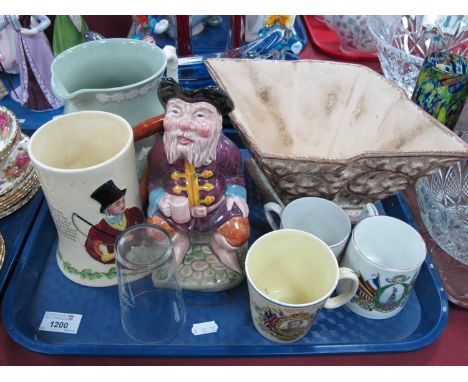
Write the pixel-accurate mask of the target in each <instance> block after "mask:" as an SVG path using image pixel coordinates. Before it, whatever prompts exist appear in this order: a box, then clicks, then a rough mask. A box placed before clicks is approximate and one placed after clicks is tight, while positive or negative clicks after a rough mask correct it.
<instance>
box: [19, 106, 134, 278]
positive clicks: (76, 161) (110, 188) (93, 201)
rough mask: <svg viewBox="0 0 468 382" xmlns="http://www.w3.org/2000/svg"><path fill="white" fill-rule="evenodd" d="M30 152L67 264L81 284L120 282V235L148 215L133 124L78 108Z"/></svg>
mask: <svg viewBox="0 0 468 382" xmlns="http://www.w3.org/2000/svg"><path fill="white" fill-rule="evenodd" d="M28 150H29V156H30V158H31V161H32V162H33V164H34V167H35V169H36V172H37V174H38V177H39V180H40V183H41V186H42V189H43V191H44V194H45V197H46V200H47V203H48V206H49V208H50V212H51V215H52V218H53V220H54V223H55V226H56V228H57V234H58V248H57V263H58V266H59V267H60V270H61V271H62V272H63V274H64V275H65V276H66V277H67V278H69V279H70V280H72V281H74V282H76V283H78V284H81V285H86V286H92V287H104V286H110V285H115V284H117V272H116V267H115V259H114V251H113V248H114V242H115V239H116V237H117V236H118V235H119V234H120V233H121V232H123V231H124V230H125V229H126V228H128V227H129V226H130V225H133V224H136V223H141V222H142V221H143V213H142V211H141V203H140V197H139V188H138V180H137V174H136V166H135V150H134V147H133V134H132V129H131V127H130V125H129V124H128V122H127V121H126V120H125V119H123V118H122V117H119V116H117V115H115V114H110V113H105V112H100V111H86V112H85V111H83V112H77V113H72V114H68V115H65V116H61V117H58V118H55V119H53V120H52V121H50V122H48V123H46V124H45V125H43V126H42V127H41V128H39V129H38V130H37V131H36V132H35V133H34V134H33V136H32V137H31V140H30V143H29V147H28Z"/></svg>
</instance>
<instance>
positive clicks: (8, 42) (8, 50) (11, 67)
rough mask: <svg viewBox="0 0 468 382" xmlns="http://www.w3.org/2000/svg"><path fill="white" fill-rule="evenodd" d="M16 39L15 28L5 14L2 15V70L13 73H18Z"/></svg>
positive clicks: (0, 36)
mask: <svg viewBox="0 0 468 382" xmlns="http://www.w3.org/2000/svg"><path fill="white" fill-rule="evenodd" d="M15 40H16V32H15V29H14V28H13V27H12V26H11V25H10V24H9V23H8V22H7V21H6V18H5V16H3V15H0V63H1V64H2V66H3V68H2V70H5V71H6V72H7V73H12V74H17V73H18V59H17V57H16V44H15Z"/></svg>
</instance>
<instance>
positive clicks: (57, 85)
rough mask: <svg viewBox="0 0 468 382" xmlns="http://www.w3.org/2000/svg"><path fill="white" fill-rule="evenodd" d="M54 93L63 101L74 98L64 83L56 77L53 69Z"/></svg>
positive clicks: (52, 82)
mask: <svg viewBox="0 0 468 382" xmlns="http://www.w3.org/2000/svg"><path fill="white" fill-rule="evenodd" d="M50 82H51V85H52V91H53V92H54V94H55V95H56V96H57V97H58V98H60V99H61V100H63V101H66V100H69V99H70V98H72V97H73V95H72V94H70V92H69V91H68V90H67V88H66V87H65V85H64V84H63V82H62V81H61V80H60V79H59V78H58V77H57V75H54V70H53V69H52V78H51V81H50Z"/></svg>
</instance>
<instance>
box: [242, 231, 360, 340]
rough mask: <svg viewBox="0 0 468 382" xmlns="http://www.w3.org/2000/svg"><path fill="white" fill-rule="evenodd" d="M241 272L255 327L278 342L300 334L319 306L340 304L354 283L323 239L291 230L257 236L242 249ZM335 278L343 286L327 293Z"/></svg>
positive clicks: (348, 297) (296, 337)
mask: <svg viewBox="0 0 468 382" xmlns="http://www.w3.org/2000/svg"><path fill="white" fill-rule="evenodd" d="M245 271H246V275H247V281H248V288H249V296H250V312H251V315H252V320H253V323H254V326H255V328H256V329H257V330H258V332H259V333H260V334H261V335H263V336H264V337H266V338H267V339H269V340H271V341H274V342H280V343H288V342H294V341H297V340H299V339H300V338H302V337H303V336H305V335H306V334H307V333H308V332H309V329H310V327H311V326H312V324H313V321H314V317H315V315H316V314H317V313H318V312H319V310H320V309H321V308H322V307H325V308H326V309H334V308H338V307H340V306H342V305H344V304H345V303H346V302H347V301H349V300H350V299H351V298H352V297H353V296H354V294H355V293H356V290H357V287H358V279H357V277H356V274H355V273H354V272H353V271H352V270H351V269H348V268H339V267H338V262H337V261H336V258H335V255H334V254H333V252H332V251H331V249H330V248H329V247H328V246H327V245H326V244H325V243H324V242H323V241H322V240H320V239H319V238H317V237H316V236H314V235H312V234H310V233H307V232H304V231H299V230H294V229H282V230H278V231H273V232H269V233H267V234H266V235H263V236H261V237H260V238H259V239H258V240H256V241H255V242H254V243H253V244H252V246H251V247H250V249H249V250H248V252H247V257H246V260H245ZM338 280H342V281H343V280H345V281H347V282H348V283H347V286H346V290H341V292H340V293H339V294H338V295H337V296H334V297H330V296H331V294H332V293H333V291H334V290H335V288H336V285H337V283H338Z"/></svg>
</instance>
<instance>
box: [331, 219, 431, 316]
mask: <svg viewBox="0 0 468 382" xmlns="http://www.w3.org/2000/svg"><path fill="white" fill-rule="evenodd" d="M425 257H426V245H425V243H424V240H423V238H422V237H421V235H420V234H419V233H418V231H416V230H415V229H414V228H413V227H411V226H410V225H409V224H407V223H405V222H403V221H401V220H398V219H395V218H393V217H390V216H373V217H369V218H367V219H364V220H362V221H361V222H360V223H358V224H357V225H356V227H355V228H354V230H353V233H352V236H351V240H350V242H349V244H348V247H347V248H346V252H345V255H344V257H343V260H342V262H341V265H342V266H346V267H349V268H351V269H353V270H354V271H356V273H357V274H358V276H359V289H358V291H357V293H356V295H355V296H354V297H353V299H352V300H351V301H350V302H349V303H348V304H346V306H347V307H348V308H349V309H350V310H351V311H353V312H354V313H356V314H359V315H360V316H363V317H366V318H374V319H384V318H390V317H393V316H395V315H396V314H398V313H399V312H400V311H401V310H402V309H403V307H404V305H405V304H406V302H407V301H408V299H409V296H410V293H411V291H412V287H413V285H414V283H415V281H416V277H417V275H418V273H419V269H420V268H421V265H422V263H423V262H424V259H425ZM347 288H348V286H347V285H346V281H345V282H343V283H340V284H339V285H338V287H337V290H338V291H340V290H347Z"/></svg>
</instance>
